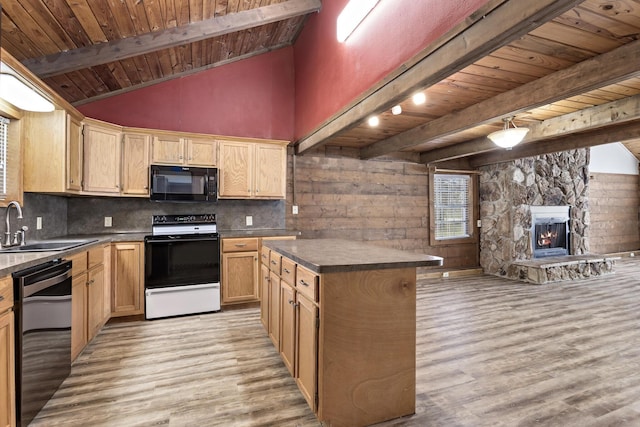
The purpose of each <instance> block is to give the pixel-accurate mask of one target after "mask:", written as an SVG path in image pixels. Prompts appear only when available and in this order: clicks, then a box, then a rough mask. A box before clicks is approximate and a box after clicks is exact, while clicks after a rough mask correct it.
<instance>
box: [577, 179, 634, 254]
mask: <svg viewBox="0 0 640 427" xmlns="http://www.w3.org/2000/svg"><path fill="white" fill-rule="evenodd" d="M589 207H590V217H591V225H590V228H589V230H590V231H589V234H590V236H589V243H590V251H591V252H593V253H600V254H606V253H615V252H625V251H631V250H638V249H640V221H639V219H638V216H639V214H640V177H639V176H638V175H620V174H607V173H593V174H591V179H590V183H589Z"/></svg>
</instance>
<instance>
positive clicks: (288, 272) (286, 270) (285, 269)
mask: <svg viewBox="0 0 640 427" xmlns="http://www.w3.org/2000/svg"><path fill="white" fill-rule="evenodd" d="M283 270H284V272H285V273H287V274H291V272H290V271H289V269H288V268H283Z"/></svg>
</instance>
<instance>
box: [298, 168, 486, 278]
mask: <svg viewBox="0 0 640 427" xmlns="http://www.w3.org/2000/svg"><path fill="white" fill-rule="evenodd" d="M292 158H293V157H292V156H289V173H288V174H287V176H288V179H289V185H288V190H287V193H288V194H287V215H286V221H287V228H289V229H295V230H299V231H301V232H302V238H341V239H348V240H357V241H366V242H369V243H371V244H375V245H378V246H384V247H390V248H396V249H404V250H408V251H412V252H419V253H427V254H431V255H439V256H442V257H444V259H445V264H444V267H445V268H448V269H450V268H472V267H477V266H478V245H477V244H476V243H473V244H468V245H454V246H437V247H431V246H429V200H428V195H429V191H428V184H429V174H428V170H427V168H426V166H425V165H419V164H414V163H405V162H397V161H396V162H385V161H362V160H358V159H350V158H331V157H325V156H298V157H296V159H295V204H297V205H298V207H299V214H298V215H292V213H291V208H292V205H293V204H294V197H293V192H292V190H293V187H294V182H293V181H292V177H293V172H292V163H293V161H292Z"/></svg>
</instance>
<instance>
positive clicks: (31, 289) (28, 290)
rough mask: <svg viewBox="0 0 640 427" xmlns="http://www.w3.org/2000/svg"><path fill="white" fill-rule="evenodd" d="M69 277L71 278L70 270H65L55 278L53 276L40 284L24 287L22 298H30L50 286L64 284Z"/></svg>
mask: <svg viewBox="0 0 640 427" xmlns="http://www.w3.org/2000/svg"><path fill="white" fill-rule="evenodd" d="M69 277H71V270H67V271H65V272H64V273H62V274H58V275H57V276H53V277H50V278H48V279H45V280H42V281H40V282H37V283H34V284H33V285H29V286H25V287H24V294H23V296H24V297H25V298H26V297H28V296H31V295H33V294H35V293H37V292H40V291H41V290H43V289H46V288H48V287H50V286H52V285H57V284H58V283H60V282H64V281H65V280H66V279H68V278H69Z"/></svg>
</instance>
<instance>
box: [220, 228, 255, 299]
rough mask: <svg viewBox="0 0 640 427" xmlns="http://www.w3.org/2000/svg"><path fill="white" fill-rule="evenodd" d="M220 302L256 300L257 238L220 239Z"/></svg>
mask: <svg viewBox="0 0 640 427" xmlns="http://www.w3.org/2000/svg"><path fill="white" fill-rule="evenodd" d="M221 253H222V272H221V275H222V285H221V287H222V304H223V305H224V304H236V303H245V302H254V301H258V295H259V290H258V238H255V237H253V238H227V239H222V251H221Z"/></svg>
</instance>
